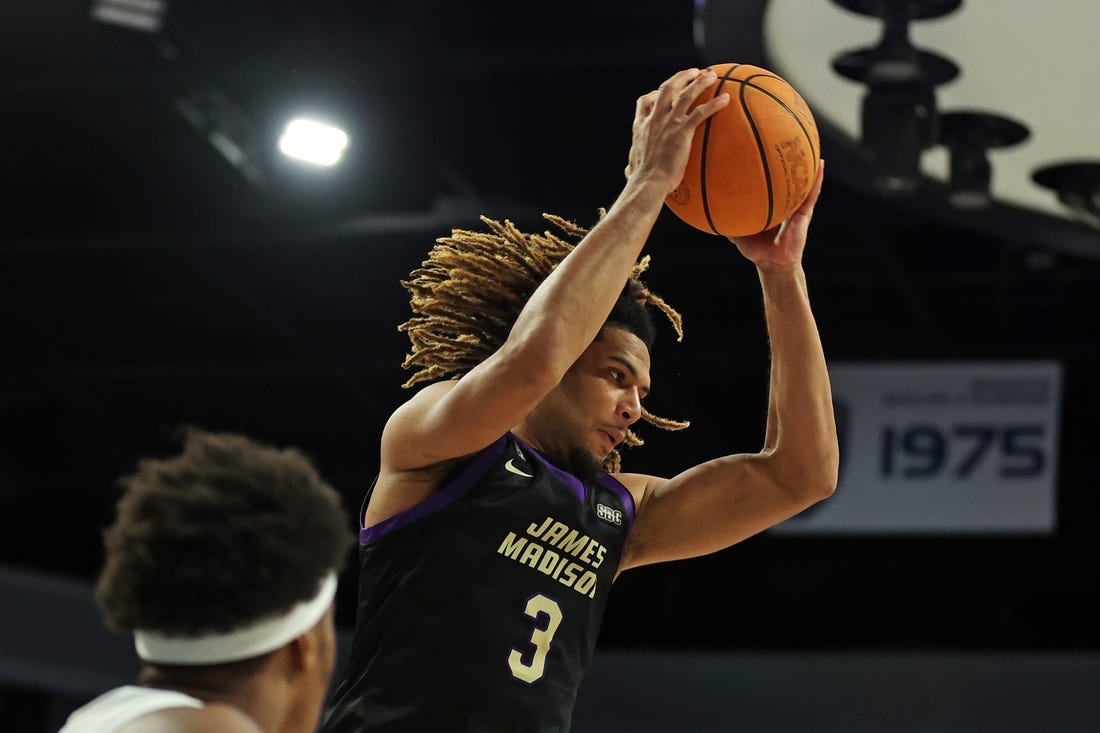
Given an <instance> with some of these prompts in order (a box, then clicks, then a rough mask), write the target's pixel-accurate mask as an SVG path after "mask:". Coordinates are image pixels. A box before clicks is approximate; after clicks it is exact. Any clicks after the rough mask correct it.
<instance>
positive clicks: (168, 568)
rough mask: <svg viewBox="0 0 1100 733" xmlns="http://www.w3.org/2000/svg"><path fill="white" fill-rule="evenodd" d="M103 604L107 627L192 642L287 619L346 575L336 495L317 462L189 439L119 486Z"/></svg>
mask: <svg viewBox="0 0 1100 733" xmlns="http://www.w3.org/2000/svg"><path fill="white" fill-rule="evenodd" d="M119 483H120V484H121V486H122V488H123V494H122V497H121V498H120V499H119V501H118V504H117V513H116V517H115V520H114V522H113V523H112V524H111V525H110V526H109V527H108V528H107V529H106V530H105V532H104V535H103V537H104V544H105V550H106V562H105V565H104V567H103V570H102V572H101V574H100V577H99V579H98V581H97V583H96V588H95V598H96V602H97V603H98V604H99V606H100V608H101V609H102V611H103V613H104V616H105V621H106V623H107V626H108V627H109V628H111V629H114V630H116V631H132V630H135V629H146V630H152V631H157V632H160V633H163V634H169V635H173V634H178V635H181V636H196V635H201V634H207V633H223V632H228V631H232V630H234V629H236V628H239V627H241V626H244V625H247V624H249V623H251V622H254V621H258V620H261V619H263V618H266V617H270V616H274V615H277V614H279V613H283V612H286V611H289V610H290V609H291V608H292V607H293V606H294V605H295V604H297V603H299V602H300V601H303V600H307V599H309V598H311V597H313V596H314V595H315V594H316V593H317V591H318V590H319V588H320V582H321V580H322V579H323V578H324V576H325V575H326V574H327V573H328V572H329V571H333V572H337V573H339V572H340V570H341V569H342V568H343V566H344V562H345V561H346V559H347V554H348V551H349V550H350V548H351V547H352V545H353V543H354V534H353V533H352V531H351V524H350V518H349V515H348V514H347V512H346V511H345V510H344V507H343V504H342V502H341V498H340V495H339V494H338V493H337V492H336V491H335V490H334V489H333V488H332V487H330V486H329V485H328V484H326V483H325V482H324V481H323V480H322V479H321V478H320V476H319V475H318V474H317V471H316V470H315V469H314V467H313V465H312V464H311V463H310V461H309V459H308V458H306V456H305V455H303V454H302V453H301V452H300V451H298V450H296V449H293V448H283V449H280V448H275V447H271V446H268V445H263V444H261V443H258V442H255V441H254V440H252V439H250V438H247V437H245V436H243V435H237V434H233V433H213V432H207V431H204V430H201V429H199V428H194V427H188V428H185V429H184V430H183V450H182V453H180V454H179V455H177V456H174V457H171V458H167V459H151V458H149V459H144V460H142V461H140V462H139V463H138V465H137V469H136V471H135V472H134V473H133V474H131V475H128V476H125V477H123V478H122V479H120V481H119Z"/></svg>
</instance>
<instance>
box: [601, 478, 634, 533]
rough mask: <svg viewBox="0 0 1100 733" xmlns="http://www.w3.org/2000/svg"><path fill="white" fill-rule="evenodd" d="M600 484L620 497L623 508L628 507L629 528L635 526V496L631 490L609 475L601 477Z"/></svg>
mask: <svg viewBox="0 0 1100 733" xmlns="http://www.w3.org/2000/svg"><path fill="white" fill-rule="evenodd" d="M600 483H601V484H603V485H604V486H605V487H607V488H609V489H611V490H612V491H613V492H615V493H616V494H618V495H619V498H620V499H621V500H622V502H623V506H624V507H626V514H627V522H628V527H631V526H633V525H634V495H633V494H631V493H630V490H629V489H627V488H626V487H625V486H623V484H622V482H621V481H619V479H617V478H615V477H614V476H612V475H611V474H609V473H605V474H604V475H603V476H600Z"/></svg>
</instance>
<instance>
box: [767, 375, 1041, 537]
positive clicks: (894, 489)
mask: <svg viewBox="0 0 1100 733" xmlns="http://www.w3.org/2000/svg"><path fill="white" fill-rule="evenodd" d="M829 373H830V377H831V380H832V386H833V403H834V406H835V408H836V417H837V429H838V432H839V436H840V466H841V468H840V482H839V484H838V487H837V490H836V493H835V494H833V496H832V497H830V498H829V499H827V500H825V501H823V502H821V503H819V504H817V505H815V506H813V507H811V508H810V509H808V510H806V511H805V512H803V513H801V514H799V515H798V516H796V517H793V518H791V519H789V520H787V521H786V522H783V523H782V524H780V525H777V526H776V527H773V528H772V529H771V530H770V531H771V532H773V533H776V534H886V533H909V534H921V533H929V534H932V533H937V534H942V533H1026V534H1050V533H1053V531H1054V529H1055V524H1056V518H1057V515H1056V508H1057V507H1056V494H1057V484H1058V455H1059V454H1058V450H1059V447H1058V446H1059V443H1058V438H1059V424H1060V408H1061V389H1062V367H1061V364H1059V363H1057V362H1046V361H1041V362H1031V361H1028V362H948V363H943V362H928V363H915V362H898V363H893V362H889V363H839V364H831V365H830V367H829Z"/></svg>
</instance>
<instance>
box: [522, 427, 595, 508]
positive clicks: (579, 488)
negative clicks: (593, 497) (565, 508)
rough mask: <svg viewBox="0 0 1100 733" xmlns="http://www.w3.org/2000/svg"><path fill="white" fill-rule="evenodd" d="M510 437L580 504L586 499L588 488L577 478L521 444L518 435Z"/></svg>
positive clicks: (523, 443)
mask: <svg viewBox="0 0 1100 733" xmlns="http://www.w3.org/2000/svg"><path fill="white" fill-rule="evenodd" d="M512 437H513V438H514V439H515V441H516V442H517V443H518V444H519V447H520V448H521V449H523V450H525V451H527V452H528V453H530V454H531V455H533V456H534V457H535V459H536V460H538V462H539V463H541V464H542V467H543V468H545V469H546V470H547V471H549V472H550V473H551V474H553V475H554V477H555V478H557V480H558V481H561V482H562V483H563V484H565V485H566V486H568V487H569V490H570V491H572V492H573V493H574V494H576V495H577V498H578V499H580V500H581V502H582V503H583V502H584V500H585V499H586V498H588V488H587V487H586V486H585V485H584V484H583V483H582V482H581V480H580V479H579V478H577V477H576V476H574V475H573V474H571V473H566V472H565V471H563V470H561V469H560V468H558V467H557V466H555V465H554V464H552V463H550V461H548V460H546V459H545V458H543V456H542V454H541V453H539V452H538V451H537V450H535V449H534V448H532V447H531V446H529V445H527V443H525V442H523V441H522V440H521V439H520V437H519V436H518V435H513V436H512Z"/></svg>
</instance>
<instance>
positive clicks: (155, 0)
mask: <svg viewBox="0 0 1100 733" xmlns="http://www.w3.org/2000/svg"><path fill="white" fill-rule="evenodd" d="M167 4H168V3H167V2H166V0H94V2H93V3H92V6H91V8H90V9H89V11H88V15H90V16H91V18H92V20H95V21H97V22H99V23H105V24H107V25H117V26H122V27H123V28H130V29H131V30H137V31H143V32H145V33H157V32H159V31H160V28H161V25H162V24H163V22H164V11H165V9H166V7H167Z"/></svg>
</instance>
